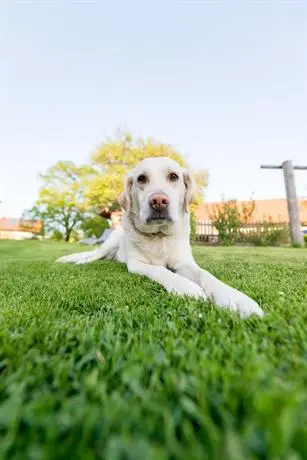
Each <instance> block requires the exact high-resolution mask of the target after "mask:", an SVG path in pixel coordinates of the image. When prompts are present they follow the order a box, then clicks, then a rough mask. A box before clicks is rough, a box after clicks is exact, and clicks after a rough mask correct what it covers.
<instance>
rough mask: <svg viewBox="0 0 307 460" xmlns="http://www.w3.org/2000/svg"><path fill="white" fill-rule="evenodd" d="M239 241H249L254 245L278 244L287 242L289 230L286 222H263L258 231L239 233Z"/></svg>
mask: <svg viewBox="0 0 307 460" xmlns="http://www.w3.org/2000/svg"><path fill="white" fill-rule="evenodd" d="M239 241H240V242H242V243H250V244H254V245H255V246H279V245H280V244H287V243H288V242H289V230H288V225H287V224H278V225H277V224H274V223H272V222H270V221H269V222H264V223H263V224H261V228H260V229H258V231H257V230H256V231H252V232H247V233H243V232H241V233H240V238H239Z"/></svg>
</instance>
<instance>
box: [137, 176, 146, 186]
mask: <svg viewBox="0 0 307 460" xmlns="http://www.w3.org/2000/svg"><path fill="white" fill-rule="evenodd" d="M137 181H138V183H139V184H146V182H147V177H146V176H145V174H140V175H139V177H138V179H137Z"/></svg>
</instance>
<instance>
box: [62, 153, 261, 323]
mask: <svg viewBox="0 0 307 460" xmlns="http://www.w3.org/2000/svg"><path fill="white" fill-rule="evenodd" d="M194 193H195V183H194V180H193V177H192V175H191V173H190V172H189V171H188V170H186V169H184V168H182V167H181V166H179V164H178V163H177V162H175V161H174V160H172V159H170V158H167V157H155V158H147V159H145V160H142V161H141V162H140V163H139V164H138V165H137V166H136V167H135V169H134V170H133V171H132V172H131V173H130V174H128V176H127V178H126V182H125V187H124V192H123V193H122V194H121V195H120V197H119V198H118V202H119V204H120V206H121V207H122V209H123V211H124V215H123V221H122V226H121V227H120V228H118V229H116V230H115V231H113V232H112V233H111V235H110V236H109V238H108V239H107V240H106V241H105V242H104V243H103V244H102V246H101V247H100V248H99V249H97V250H95V251H90V252H85V253H77V254H72V255H69V256H64V257H61V258H60V259H58V262H61V263H75V264H88V263H91V262H94V261H96V260H100V259H115V260H117V261H119V262H122V263H125V264H126V265H127V267H128V271H129V272H130V273H135V274H138V275H142V276H147V277H148V278H150V279H151V280H153V281H156V282H158V283H160V284H161V285H162V286H163V287H164V288H165V289H166V291H168V292H170V293H173V294H177V295H180V296H189V297H195V298H201V299H204V300H206V299H209V298H211V299H213V301H214V302H215V303H216V305H217V306H218V307H220V308H226V309H230V310H232V311H234V312H237V313H238V314H239V315H240V316H241V317H243V318H246V317H248V316H250V315H257V316H259V317H262V316H263V311H262V309H261V308H260V306H259V305H258V304H257V303H256V302H255V301H254V300H252V299H251V298H249V297H248V296H247V295H245V294H244V293H242V292H240V291H238V290H236V289H234V288H233V287H230V286H228V285H227V284H225V283H223V282H222V281H220V280H218V279H217V278H215V277H214V276H213V275H211V274H210V273H209V272H207V271H206V270H203V269H202V268H201V267H199V266H198V265H197V263H196V262H195V260H194V258H193V255H192V250H191V246H190V213H189V204H190V203H191V201H192V200H193V197H194Z"/></svg>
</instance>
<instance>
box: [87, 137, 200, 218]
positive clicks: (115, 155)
mask: <svg viewBox="0 0 307 460" xmlns="http://www.w3.org/2000/svg"><path fill="white" fill-rule="evenodd" d="M160 156H166V157H170V158H172V159H173V160H175V161H177V162H178V163H179V164H180V165H181V166H185V167H186V166H187V162H186V160H185V158H184V157H183V155H181V154H180V153H179V152H177V151H176V150H175V149H174V148H173V147H172V146H170V145H168V144H163V143H160V142H157V141H155V140H154V139H151V138H149V139H143V138H142V137H140V138H138V139H136V140H133V138H132V136H131V135H130V134H128V133H122V132H118V133H117V134H116V135H115V137H114V138H111V139H107V140H106V142H103V143H102V144H101V145H100V146H99V147H98V148H97V150H96V151H95V152H94V153H93V155H92V165H93V167H95V169H96V171H97V172H98V174H97V175H96V176H94V177H93V179H92V180H91V182H90V184H89V186H88V188H87V190H86V196H87V198H88V200H89V202H90V203H91V204H92V205H94V206H97V207H101V208H104V207H108V208H111V209H116V203H117V197H118V195H119V194H120V192H121V191H122V189H123V184H124V177H125V175H126V174H127V172H128V171H130V170H131V169H133V167H134V166H135V165H136V164H137V163H139V162H140V161H141V160H143V159H144V158H148V157H160ZM194 177H195V181H196V184H197V188H198V194H197V200H198V201H200V200H201V198H202V195H203V191H204V188H205V186H206V185H207V178H208V175H207V172H206V171H198V172H197V173H195V174H194Z"/></svg>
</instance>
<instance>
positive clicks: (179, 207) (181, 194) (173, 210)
mask: <svg viewBox="0 0 307 460" xmlns="http://www.w3.org/2000/svg"><path fill="white" fill-rule="evenodd" d="M194 190H195V185H194V181H193V178H192V176H191V174H190V173H189V172H188V171H187V170H186V169H184V168H182V167H181V166H179V164H178V163H176V161H174V160H171V159H170V158H167V157H155V158H147V159H145V160H143V161H141V162H140V163H139V164H138V165H137V166H136V167H135V169H134V170H133V171H132V172H131V173H130V174H129V175H128V176H127V178H126V184H125V190H124V192H123V193H122V194H121V195H120V197H119V199H118V201H119V204H120V205H121V206H122V208H123V209H125V211H126V212H127V213H129V214H130V215H131V217H132V218H133V219H134V222H135V223H136V224H137V227H139V228H140V226H141V227H142V231H145V232H156V231H159V228H161V227H165V226H170V225H173V224H175V223H177V222H178V221H179V220H181V219H182V218H183V216H184V214H185V213H186V212H188V207H189V203H190V202H191V201H192V200H193V197H194Z"/></svg>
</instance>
